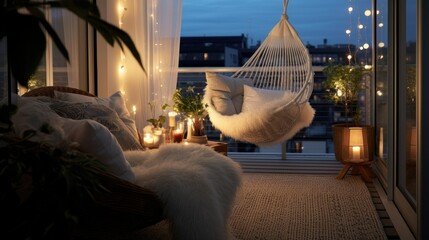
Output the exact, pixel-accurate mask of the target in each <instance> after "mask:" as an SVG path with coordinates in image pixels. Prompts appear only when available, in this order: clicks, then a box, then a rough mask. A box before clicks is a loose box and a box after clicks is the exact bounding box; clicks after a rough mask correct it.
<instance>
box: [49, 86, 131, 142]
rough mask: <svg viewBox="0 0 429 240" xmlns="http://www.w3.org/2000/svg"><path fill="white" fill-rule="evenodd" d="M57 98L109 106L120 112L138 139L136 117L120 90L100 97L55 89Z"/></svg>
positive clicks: (120, 115)
mask: <svg viewBox="0 0 429 240" xmlns="http://www.w3.org/2000/svg"><path fill="white" fill-rule="evenodd" d="M54 94H55V98H56V99H59V100H63V101H68V102H73V103H85V102H90V103H95V104H101V105H104V106H106V107H109V108H111V109H113V110H115V112H116V113H117V114H118V116H119V117H120V118H121V120H122V121H123V122H124V124H125V125H126V126H127V128H128V129H129V130H130V133H131V134H132V135H133V136H134V138H135V139H137V140H138V134H137V128H136V124H135V121H134V119H133V118H132V117H131V115H130V112H129V111H128V109H127V106H126V104H125V99H124V96H123V95H122V93H121V92H120V91H118V92H116V93H114V94H112V95H111V96H110V97H108V98H99V97H90V96H85V95H81V94H75V93H65V92H59V91H54Z"/></svg>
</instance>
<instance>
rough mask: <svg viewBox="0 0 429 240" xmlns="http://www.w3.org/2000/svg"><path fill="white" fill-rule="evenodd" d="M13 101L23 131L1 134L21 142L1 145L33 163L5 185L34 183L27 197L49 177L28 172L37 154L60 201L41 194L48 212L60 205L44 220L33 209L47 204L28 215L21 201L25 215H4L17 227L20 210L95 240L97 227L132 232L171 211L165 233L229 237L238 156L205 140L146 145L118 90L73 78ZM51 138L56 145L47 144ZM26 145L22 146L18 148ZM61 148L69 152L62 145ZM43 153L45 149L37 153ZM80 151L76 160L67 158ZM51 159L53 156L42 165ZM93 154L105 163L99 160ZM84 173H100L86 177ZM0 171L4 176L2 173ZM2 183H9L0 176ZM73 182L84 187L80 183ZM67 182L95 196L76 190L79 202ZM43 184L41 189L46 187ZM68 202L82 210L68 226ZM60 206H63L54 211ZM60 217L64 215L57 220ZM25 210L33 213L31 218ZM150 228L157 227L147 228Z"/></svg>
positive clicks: (103, 231)
mask: <svg viewBox="0 0 429 240" xmlns="http://www.w3.org/2000/svg"><path fill="white" fill-rule="evenodd" d="M31 97H37V98H31ZM16 102H17V104H16V105H17V107H18V108H17V112H16V113H15V114H14V115H13V116H12V117H11V121H12V123H13V130H14V131H13V132H14V134H15V136H19V137H20V138H21V139H20V138H16V137H15V138H13V137H12V138H7V137H4V136H1V135H0V141H3V140H6V141H7V142H8V144H6V145H8V146H9V147H12V148H13V147H16V149H12V148H9V149H5V148H2V145H1V144H0V150H1V151H5V152H7V154H9V155H14V156H19V157H18V158H23V159H24V162H26V163H27V165H26V166H27V170H26V171H27V172H26V174H25V175H26V176H25V177H24V176H20V177H21V178H22V179H24V178H25V179H27V181H25V184H22V181H19V182H18V184H16V182H14V183H13V184H9V187H8V188H9V190H11V191H9V192H12V194H11V195H14V194H13V192H15V193H18V192H23V191H21V190H22V189H20V188H16V187H15V186H16V185H19V186H22V185H24V186H25V187H24V189H26V191H28V189H30V191H28V192H30V194H26V195H27V196H28V195H31V196H33V195H35V193H36V192H35V191H33V192H32V190H33V189H32V187H34V185H35V183H36V184H39V183H40V182H41V181H40V179H42V180H43V179H44V177H42V178H40V177H39V176H37V175H36V176H35V175H34V173H35V172H37V171H31V170H32V169H34V170H38V168H39V167H40V164H36V165H32V163H35V162H36V163H41V165H42V167H46V166H47V165H48V171H44V172H42V173H43V174H45V175H44V176H48V175H52V174H53V175H55V176H54V178H52V177H50V179H49V181H47V182H46V181H42V183H43V184H47V186H49V187H50V188H51V192H44V191H42V192H41V194H42V195H49V194H50V193H52V192H54V195H55V196H56V197H58V196H57V195H60V197H58V199H59V201H56V202H55V201H54V202H53V205H54V206H53V207H51V206H50V205H49V204H48V205H46V204H44V203H43V200H47V201H52V199H51V198H50V197H47V198H43V197H42V201H40V200H39V201H38V204H39V205H42V206H43V207H45V209H46V210H47V211H50V212H52V211H53V210H54V213H51V215H52V216H51V217H50V218H48V219H47V220H46V219H44V221H45V222H44V225H43V224H41V225H40V224H38V223H37V221H35V219H34V215H40V214H44V212H43V211H42V212H40V211H39V212H38V214H28V213H26V211H22V208H21V207H20V206H19V205H16V204H15V205H16V207H17V209H18V211H19V212H20V213H22V212H24V214H18V215H17V214H16V211H15V212H13V211H11V212H9V213H8V215H7V216H10V217H11V218H14V219H16V220H17V221H13V223H15V225H13V226H17V225H20V223H21V221H20V218H25V219H26V226H28V227H30V228H34V226H33V225H34V224H36V225H40V226H39V227H38V228H39V230H40V229H42V230H43V229H45V230H47V229H49V230H50V229H51V228H52V226H57V224H58V223H59V225H61V224H62V225H61V227H62V228H61V227H60V228H59V229H60V230H58V228H56V231H62V230H64V231H66V232H67V234H69V235H70V234H71V235H72V236H73V237H74V236H78V237H83V239H94V238H99V237H100V236H105V237H108V238H111V237H112V236H113V235H116V236H118V234H119V235H121V234H123V233H129V232H133V230H139V229H143V228H146V227H148V226H151V225H154V224H156V223H158V222H161V221H162V220H166V221H163V223H167V225H168V226H169V227H168V229H164V230H163V231H162V232H168V233H169V234H171V235H170V236H172V237H173V238H174V239H186V240H189V239H195V240H197V239H207V240H217V239H227V238H228V235H229V233H228V229H229V227H228V218H229V216H230V214H231V212H232V208H233V203H234V199H235V196H236V193H237V191H238V189H239V187H240V185H241V167H240V165H239V164H238V163H236V162H234V161H233V160H232V159H230V158H228V157H227V156H225V155H223V154H219V153H217V152H216V151H214V150H213V149H212V148H210V147H209V146H205V145H200V144H178V143H175V144H174V143H173V144H163V145H161V146H160V147H159V149H156V150H150V151H142V150H144V149H143V147H142V144H141V137H140V136H139V134H138V131H137V130H136V127H135V123H134V120H133V118H132V117H130V114H129V111H128V110H127V107H126V104H125V100H124V98H123V96H121V93H120V92H117V93H114V94H113V95H111V96H110V97H108V98H98V97H95V96H94V95H92V94H89V93H87V92H85V91H81V90H79V89H74V88H69V87H42V88H38V89H34V90H32V91H30V92H28V93H26V94H24V96H23V97H17V101H16ZM112 112H113V114H111V113H112ZM133 130H134V131H135V133H133ZM28 132H32V133H33V135H30V136H31V138H30V140H32V141H31V142H30V141H27V140H24V141H23V140H22V138H26V136H27V135H28ZM23 142H24V144H25V145H26V146H25V147H24V148H23V147H22V146H21V145H22V143H23ZM45 144H46V145H48V146H51V147H54V148H56V149H50V148H49V147H47V146H46V145H45ZM28 146H30V147H28ZM23 149H25V150H24V151H21V150H23ZM29 149H31V150H29ZM62 149H67V151H66V152H64V151H61V150H62ZM41 150H42V151H41ZM76 151H77V152H78V153H79V154H80V155H79V154H78V157H77V158H76V155H70V154H69V152H76ZM11 152H13V154H10V153H11ZM21 152H22V153H21ZM41 152H44V153H47V154H40V153H41ZM15 153H18V155H15ZM82 154H84V155H82ZM85 156H88V157H90V158H91V157H92V158H91V159H89V161H83V162H82V161H80V160H81V159H80V157H82V158H86V157H85ZM15 158H16V157H15ZM68 158H69V159H68ZM57 159H58V161H57ZM76 159H77V160H78V161H77V162H80V164H76V163H75V161H69V160H76ZM4 160H7V158H5V159H4ZM64 160H65V161H64ZM94 160H98V161H94ZM2 161H3V159H2ZM18 161H20V160H18ZM3 162H4V161H3ZM45 162H49V164H44V163H45ZM57 162H60V163H61V164H63V163H66V165H67V166H65V167H64V166H54V167H52V165H56V163H57ZM97 163H101V164H100V165H101V166H100V167H99V166H98V165H97ZM63 165H64V164H63ZM76 165H78V166H76ZM28 166H29V167H28ZM49 166H51V167H50V168H51V170H49ZM76 167H77V168H78V169H77V170H76V169H75V170H74V172H71V173H70V171H69V172H68V173H67V174H62V171H63V170H65V169H68V168H71V169H74V168H76ZM103 167H105V168H103ZM52 169H53V171H52ZM56 169H63V170H59V171H58V170H56ZM0 170H1V169H0ZM49 171H51V173H52V174H50V172H49ZM39 172H40V171H39ZM59 172H60V173H59ZM81 172H82V174H84V175H82V174H81ZM46 173H48V174H46ZM74 174H76V175H77V178H78V179H77V184H70V183H69V182H70V181H69V180H68V179H67V177H65V176H64V175H67V176H68V177H70V176H72V177H74V176H75V175H74ZM57 177H59V178H60V180H61V181H62V182H61V181H59V182H60V183H59V184H58V183H56V182H58V179H57ZM75 178H76V177H75ZM28 179H30V181H28ZM88 179H96V181H95V183H94V182H89V183H88V184H86V182H87V180H88ZM0 180H4V179H2V178H1V175H0ZM51 182H54V184H51ZM2 183H4V182H0V184H2ZM73 183H74V182H73ZM6 184H7V183H6ZM77 186H78V187H77ZM87 186H88V187H87ZM89 186H92V187H89ZM94 186H95V188H96V189H95V190H94ZM76 188H79V189H83V191H74V190H76ZM62 189H68V190H67V191H66V192H68V191H73V193H74V194H75V195H77V196H80V195H81V194H82V192H84V194H86V195H88V192H89V195H90V196H93V197H92V199H88V198H82V197H77V199H78V200H80V201H79V203H75V202H74V200H73V198H75V195H70V194H68V195H66V194H65V192H64V191H63V190H62ZM39 190H40V189H39ZM24 192H25V191H24ZM37 193H38V194H36V195H39V197H40V191H39V192H37ZM61 194H62V195H61ZM15 195H19V194H15ZM14 197H15V196H14ZM29 199H30V200H31V198H29ZM21 201H22V199H21ZM62 201H64V203H66V204H72V205H74V208H73V216H76V217H77V219H78V222H77V224H72V227H70V226H68V224H64V221H65V220H64V217H62V215H67V214H68V212H67V209H66V210H64V209H65V208H63V204H62ZM30 202H31V201H30ZM11 204H13V203H11ZM5 205H7V204H5ZM76 205H77V206H76ZM57 207H59V209H62V211H63V212H61V211H60V212H59V214H58V211H57V213H55V208H57ZM29 209H30V210H31V212H33V210H34V207H32V206H31V204H30V206H29ZM16 216H19V217H16ZM57 216H60V218H61V219H62V220H60V221H59V220H58V219H56V217H57ZM27 219H29V220H31V221H32V222H30V223H29V222H28V221H27ZM161 225H163V226H165V224H161ZM13 226H12V228H11V229H13V230H14V231H15V232H14V233H17V232H19V231H16V228H15V229H14V228H13ZM157 226H159V225H157ZM157 226H155V229H156V228H157ZM151 229H153V228H147V229H145V230H149V231H150V230H151ZM24 230H27V229H24ZM36 230H37V229H36ZM45 230H43V231H41V232H42V233H43V232H44V231H45ZM5 231H6V232H8V231H9V230H5ZM39 232H40V231H39ZM51 232H52V231H51ZM32 234H33V235H29V236H28V237H30V238H36V239H37V238H40V237H41V236H43V234H42V235H37V234H38V233H37V231H36V233H35V234H36V235H34V232H33V233H32ZM109 234H112V236H110V235H109ZM65 237H68V235H66V236H65ZM54 238H56V239H58V238H59V237H58V236H55V237H54ZM60 238H64V236H61V237H60ZM22 239H26V238H22Z"/></svg>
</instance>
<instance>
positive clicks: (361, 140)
mask: <svg viewBox="0 0 429 240" xmlns="http://www.w3.org/2000/svg"><path fill="white" fill-rule="evenodd" d="M324 72H325V74H326V77H327V80H326V81H325V82H324V83H323V86H324V88H325V89H326V90H327V97H328V98H329V99H330V100H332V101H333V102H334V103H335V104H337V105H342V106H343V108H344V119H345V121H344V122H341V123H335V124H333V125H332V131H333V141H334V150H335V157H336V159H337V160H338V161H341V162H343V163H348V162H356V163H358V162H366V161H370V160H372V158H373V148H374V133H373V127H372V126H370V125H365V124H362V123H361V122H362V120H361V119H362V112H361V110H360V108H359V105H358V100H359V95H360V93H361V91H362V90H363V89H364V88H365V85H364V84H363V83H362V79H363V76H364V68H363V67H362V66H351V65H329V66H328V67H326V68H325V69H324Z"/></svg>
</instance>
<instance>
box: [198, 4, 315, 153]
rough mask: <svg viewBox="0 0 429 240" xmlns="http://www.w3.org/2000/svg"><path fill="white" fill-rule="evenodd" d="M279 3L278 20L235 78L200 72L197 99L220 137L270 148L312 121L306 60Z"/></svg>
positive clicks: (310, 82) (310, 73) (310, 74)
mask: <svg viewBox="0 0 429 240" xmlns="http://www.w3.org/2000/svg"><path fill="white" fill-rule="evenodd" d="M283 3H284V10H283V14H282V16H281V19H280V21H279V22H278V23H277V24H276V25H275V26H274V28H273V29H272V30H271V32H270V33H269V34H268V36H267V38H266V39H265V40H264V42H263V43H262V44H261V46H260V47H259V48H258V49H257V50H256V52H255V53H254V54H253V55H252V56H251V58H250V59H249V60H248V61H247V62H246V63H245V64H244V65H243V66H242V67H241V68H240V69H239V70H238V71H237V72H236V73H235V74H233V75H232V76H226V75H222V74H216V73H211V72H206V79H207V86H206V88H205V94H204V99H203V101H204V103H207V104H208V106H209V107H208V114H209V117H210V121H211V122H212V124H213V126H214V127H215V128H217V129H219V130H220V131H221V132H222V133H223V134H224V135H225V136H229V137H232V138H234V139H236V140H240V141H244V142H249V143H254V144H257V145H260V146H264V145H273V144H277V143H281V142H284V141H286V140H288V139H290V138H292V137H293V136H294V135H295V134H296V133H297V132H298V131H300V130H301V129H303V128H304V127H308V126H309V125H310V124H311V122H312V121H313V118H314V114H315V111H314V109H313V108H312V107H311V106H310V104H309V102H308V100H309V98H310V96H311V93H312V91H313V75H314V73H313V71H312V65H311V58H310V55H309V53H308V50H307V48H306V47H305V46H304V44H303V43H302V41H301V39H300V37H299V36H298V34H297V32H296V31H295V29H294V28H293V26H292V25H291V24H290V23H289V21H288V16H287V15H286V8H287V4H288V0H284V1H283Z"/></svg>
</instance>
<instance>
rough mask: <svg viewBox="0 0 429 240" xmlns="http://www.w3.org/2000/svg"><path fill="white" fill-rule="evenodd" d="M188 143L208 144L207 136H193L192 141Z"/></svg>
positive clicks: (189, 140)
mask: <svg viewBox="0 0 429 240" xmlns="http://www.w3.org/2000/svg"><path fill="white" fill-rule="evenodd" d="M188 142H191V143H198V144H207V143H208V140H207V135H204V136H191V138H190V139H188Z"/></svg>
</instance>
